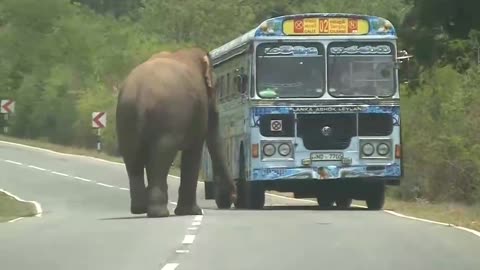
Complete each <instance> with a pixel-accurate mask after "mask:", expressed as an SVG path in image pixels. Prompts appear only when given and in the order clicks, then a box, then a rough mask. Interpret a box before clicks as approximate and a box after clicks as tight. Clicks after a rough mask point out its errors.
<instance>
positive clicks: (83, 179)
mask: <svg viewBox="0 0 480 270" xmlns="http://www.w3.org/2000/svg"><path fill="white" fill-rule="evenodd" d="M73 178H75V179H77V180H80V181H84V182H95V181H93V180H90V179H85V178H82V177H78V176H75V177H73Z"/></svg>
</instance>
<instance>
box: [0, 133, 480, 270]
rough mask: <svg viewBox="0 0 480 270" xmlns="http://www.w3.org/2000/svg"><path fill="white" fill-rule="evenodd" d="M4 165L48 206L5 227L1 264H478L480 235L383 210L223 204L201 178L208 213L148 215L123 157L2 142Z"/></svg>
mask: <svg viewBox="0 0 480 270" xmlns="http://www.w3.org/2000/svg"><path fill="white" fill-rule="evenodd" d="M0 172H1V174H0V188H3V189H5V190H8V191H10V192H12V193H14V194H16V195H17V196H19V197H21V198H23V199H26V200H35V201H38V202H39V203H40V204H41V205H42V208H43V211H44V213H43V214H42V216H41V217H34V218H25V219H22V220H20V221H17V222H14V223H2V224H0V269H2V270H20V269H25V270H27V269H28V270H31V269H39V270H56V269H62V270H67V269H69V270H70V269H72V270H76V269H82V270H84V269H89V270H93V269H102V270H109V269H115V270H117V269H142V270H143V269H152V270H153V269H155V270H160V269H164V270H173V269H177V270H207V269H208V270H217V269H218V270H225V269H242V270H243V269H248V270H250V269H276V270H280V269H356V270H359V269H368V270H374V269H382V270H385V269H399V270H400V269H401V270H405V269H409V270H412V269H419V270H420V269H421V270H427V269H435V270H440V269H448V270H451V269H472V270H474V269H475V270H478V269H480V256H479V255H480V238H479V237H476V236H474V235H472V234H470V233H468V232H464V231H460V230H456V229H453V228H449V227H445V226H440V225H435V224H429V223H424V222H420V221H415V220H409V219H404V218H400V217H396V216H393V215H389V214H387V213H385V212H382V211H366V210H363V209H360V208H358V209H355V208H354V209H350V210H347V211H336V210H319V209H317V207H316V206H314V205H313V204H309V203H308V202H305V201H295V200H292V199H285V198H280V197H274V196H267V207H266V209H265V210H261V211H252V210H234V209H232V210H217V209H216V207H215V205H214V202H213V201H206V200H204V195H203V185H202V184H199V187H198V196H199V203H200V205H201V206H202V207H203V208H204V212H205V214H204V216H203V217H195V216H187V217H177V216H171V217H169V218H163V219H148V218H145V217H144V216H142V215H136V216H134V215H131V214H130V213H129V196H128V190H126V188H127V187H128V184H127V177H126V173H125V170H124V167H123V166H122V165H119V164H114V163H109V162H102V161H98V160H94V159H90V158H83V157H74V156H67V155H59V154H55V153H50V152H45V151H40V150H34V149H30V148H24V147H20V146H14V145H9V144H4V143H1V142H0ZM178 184H179V180H178V179H177V178H174V177H172V178H170V179H169V192H170V193H169V196H170V200H171V201H172V202H173V203H174V202H175V201H176V198H177V190H178ZM173 203H171V204H170V207H171V211H172V213H173V208H174V205H173ZM172 215H173V214H172Z"/></svg>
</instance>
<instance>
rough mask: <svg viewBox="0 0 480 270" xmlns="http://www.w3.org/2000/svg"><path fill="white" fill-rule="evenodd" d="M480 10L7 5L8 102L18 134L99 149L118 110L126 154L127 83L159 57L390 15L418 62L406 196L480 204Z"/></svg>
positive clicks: (407, 100) (452, 2) (128, 0)
mask: <svg viewBox="0 0 480 270" xmlns="http://www.w3.org/2000/svg"><path fill="white" fill-rule="evenodd" d="M479 8H480V2H479V1H474V0H403V1H398V0H357V1H351V0H322V1H313V0H224V1H209V0H181V1H180V0H162V1H160V0H42V1H38V0H2V1H0V59H1V61H0V81H1V82H2V88H1V89H0V98H13V99H15V100H16V101H17V106H16V108H17V111H16V115H15V117H13V118H12V119H11V121H10V125H11V127H12V128H11V132H12V134H13V135H15V136H18V137H26V138H34V139H42V140H48V141H50V142H54V143H59V144H66V145H77V146H82V147H94V146H95V140H96V138H95V133H94V131H93V130H92V128H91V127H90V117H91V113H92V112H93V111H106V112H108V126H107V129H106V130H105V131H104V134H103V138H104V146H105V150H106V151H107V152H109V153H113V154H115V153H116V139H115V132H114V130H115V126H114V125H115V122H114V108H115V101H116V95H117V92H116V90H115V89H116V86H117V85H118V84H119V83H120V82H121V81H122V79H123V78H124V76H125V75H126V74H127V73H128V72H129V70H130V69H131V68H132V67H134V66H135V65H136V64H138V63H140V62H141V61H143V60H145V59H146V58H147V57H149V56H150V55H151V54H152V53H154V52H157V51H160V50H164V49H174V48H179V47H184V46H192V45H195V46H202V47H205V48H207V49H212V48H214V47H216V46H218V45H221V44H222V43H224V42H227V41H228V40H230V39H232V38H235V37H237V36H239V35H240V34H242V33H244V32H246V31H247V30H249V29H251V28H253V27H255V26H256V25H258V24H259V23H260V22H261V21H263V20H265V19H268V18H270V17H272V16H279V15H285V14H291V13H297V12H298V13H299V12H346V13H363V14H371V15H378V16H383V17H386V18H388V19H389V20H390V21H392V22H393V23H394V25H396V26H397V29H398V33H399V37H400V40H399V48H400V49H407V50H408V51H409V52H410V53H413V54H414V55H415V58H414V60H413V61H412V62H411V63H410V66H409V69H410V71H411V72H410V74H413V76H412V77H410V78H409V79H410V83H409V84H408V86H407V85H402V95H403V100H402V119H403V121H402V123H403V124H402V128H403V133H404V134H403V135H404V136H403V137H404V145H405V159H406V168H407V174H406V175H407V177H405V179H404V183H403V184H402V186H401V188H400V189H398V190H397V194H398V195H399V196H401V197H403V198H415V197H425V198H428V199H431V200H458V201H464V202H475V201H477V202H479V201H480V180H479V178H480V170H479V168H480V158H479V156H478V154H476V153H478V150H480V137H479V136H478V135H477V134H479V133H480V130H479V129H480V123H479V121H480V120H479V119H480V110H479V109H478V106H476V104H477V103H478V102H479V101H480V91H479V90H480V89H479V87H480V86H479V85H480V75H479V74H480V73H479V69H478V67H477V58H478V57H479V56H478V52H479V50H477V48H479V47H480V34H479V33H480V17H479V16H477V14H476V11H477V10H479Z"/></svg>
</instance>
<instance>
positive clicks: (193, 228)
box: [188, 227, 198, 231]
mask: <svg viewBox="0 0 480 270" xmlns="http://www.w3.org/2000/svg"><path fill="white" fill-rule="evenodd" d="M188 230H189V231H196V230H198V228H197V227H189V228H188Z"/></svg>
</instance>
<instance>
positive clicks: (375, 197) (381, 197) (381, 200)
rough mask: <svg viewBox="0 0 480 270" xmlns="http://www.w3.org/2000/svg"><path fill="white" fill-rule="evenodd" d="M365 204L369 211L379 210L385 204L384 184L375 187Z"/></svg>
mask: <svg viewBox="0 0 480 270" xmlns="http://www.w3.org/2000/svg"><path fill="white" fill-rule="evenodd" d="M366 202H367V207H368V209H369V210H381V209H382V208H383V205H384V204H385V184H383V183H382V184H378V185H375V186H374V187H373V188H372V190H371V192H370V194H369V195H368V197H367V200H366Z"/></svg>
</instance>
